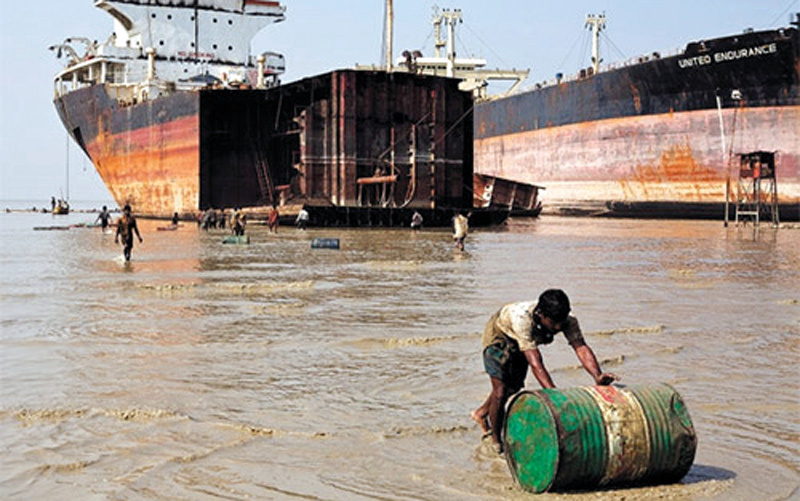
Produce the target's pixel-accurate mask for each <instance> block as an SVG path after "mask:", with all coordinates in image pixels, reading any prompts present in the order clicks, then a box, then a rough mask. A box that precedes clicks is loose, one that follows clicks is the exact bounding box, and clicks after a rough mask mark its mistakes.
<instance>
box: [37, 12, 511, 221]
mask: <svg viewBox="0 0 800 501" xmlns="http://www.w3.org/2000/svg"><path fill="white" fill-rule="evenodd" d="M95 6H96V7H98V8H100V9H103V10H104V11H106V12H107V13H108V14H110V15H111V16H112V17H113V19H114V31H113V33H112V34H111V36H110V37H109V38H108V40H106V41H105V42H102V43H98V42H94V41H91V40H87V39H82V38H80V39H79V38H73V39H67V40H66V41H64V43H62V44H58V45H55V46H53V47H51V49H53V50H55V51H58V53H59V54H60V55H64V54H66V56H67V57H68V61H67V66H66V68H65V69H64V70H63V71H62V72H61V73H59V74H58V75H56V78H55V101H54V102H55V106H56V109H57V111H58V114H59V116H60V118H61V120H62V122H63V123H64V126H65V127H66V129H67V131H68V133H69V134H70V135H71V136H72V138H73V139H74V140H75V141H76V142H77V143H78V144H79V145H80V147H81V148H82V149H83V150H84V152H85V153H86V154H87V156H88V157H89V158H90V159H91V161H92V163H93V164H94V166H95V168H96V169H97V171H98V172H99V174H100V176H101V178H102V179H103V181H104V183H105V184H106V186H107V187H108V189H109V191H110V192H111V194H112V196H113V197H114V199H115V200H116V201H117V203H118V204H120V205H122V204H125V203H129V204H131V205H132V206H133V209H134V211H136V212H137V213H138V214H141V215H145V216H153V217H170V216H171V215H172V214H173V213H176V212H177V213H179V214H180V215H182V216H184V217H193V216H195V215H196V214H198V212H199V211H202V210H206V209H209V208H215V209H219V208H234V207H250V208H262V209H263V208H266V207H269V206H276V205H283V206H284V207H290V206H293V207H294V208H295V210H298V209H299V207H300V206H303V205H305V206H309V207H317V208H318V209H319V210H318V211H314V210H311V211H310V212H311V218H312V223H315V222H316V223H321V224H325V223H328V224H347V225H399V224H405V222H406V221H405V219H410V217H411V214H410V211H418V212H420V213H422V214H423V216H424V217H425V224H426V225H446V224H449V221H450V217H452V215H453V214H454V213H455V212H458V211H462V210H471V209H472V208H473V198H474V197H473V188H472V184H473V158H472V152H473V129H472V126H473V121H472V110H473V98H472V94H471V93H470V92H467V91H463V90H460V89H459V88H458V81H457V80H455V79H451V78H444V77H438V76H428V75H419V74H411V73H402V72H399V73H393V72H390V71H357V70H352V69H350V70H348V69H345V70H334V71H331V72H329V73H325V74H321V75H317V76H313V77H309V78H306V79H303V80H300V81H297V82H293V83H289V84H281V83H280V82H279V81H278V77H279V75H280V74H281V73H282V72H283V70H284V58H283V56H281V55H280V54H277V53H274V52H265V53H263V54H261V55H259V56H257V57H255V58H254V57H252V56H251V55H250V41H251V39H252V38H253V36H254V35H255V34H256V33H257V32H258V31H260V30H261V29H262V28H264V27H265V26H267V25H269V24H272V23H276V22H281V21H283V20H284V17H285V8H284V7H283V6H282V5H281V4H280V3H279V2H276V1H270V0H170V1H163V0H96V1H95ZM77 44H81V45H82V46H83V49H82V51H83V53H82V54H81V53H80V51H79V50H76V45H77ZM282 212H284V214H286V212H287V211H282ZM316 214H319V217H320V218H321V219H317V220H316V221H315V215H316ZM505 217H507V211H506V213H502V211H499V210H492V209H491V208H483V207H480V208H476V209H475V210H474V212H473V218H472V223H473V224H474V225H481V224H491V223H494V222H497V221H499V220H502V219H504V218H505ZM322 219H324V221H323V220H322Z"/></svg>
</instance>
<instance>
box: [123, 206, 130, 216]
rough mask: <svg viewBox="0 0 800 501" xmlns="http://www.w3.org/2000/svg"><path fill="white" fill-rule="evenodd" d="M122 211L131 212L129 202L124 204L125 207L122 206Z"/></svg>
mask: <svg viewBox="0 0 800 501" xmlns="http://www.w3.org/2000/svg"><path fill="white" fill-rule="evenodd" d="M122 212H124V213H125V214H130V213H131V206H130V204H125V207H123V208H122Z"/></svg>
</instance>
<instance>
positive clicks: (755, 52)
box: [714, 43, 778, 63]
mask: <svg viewBox="0 0 800 501" xmlns="http://www.w3.org/2000/svg"><path fill="white" fill-rule="evenodd" d="M776 52H778V46H777V45H776V44H774V43H769V44H764V45H759V46H756V47H747V48H744V49H736V50H726V51H725V52H717V53H716V54H714V62H715V63H724V62H726V61H735V60H737V59H743V58H748V57H755V56H765V55H767V54H775V53H776Z"/></svg>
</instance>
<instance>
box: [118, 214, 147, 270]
mask: <svg viewBox="0 0 800 501" xmlns="http://www.w3.org/2000/svg"><path fill="white" fill-rule="evenodd" d="M134 232H135V233H136V236H137V237H138V238H139V243H142V236H141V235H140V234H139V227H138V226H137V225H136V218H135V217H133V215H131V206H130V205H128V204H125V207H124V208H123V209H122V217H120V218H119V220H118V221H117V234H116V235H114V243H115V244H117V243H119V237H120V235H121V236H122V247H123V249H122V252H123V254H125V261H130V260H131V250H133V234H134Z"/></svg>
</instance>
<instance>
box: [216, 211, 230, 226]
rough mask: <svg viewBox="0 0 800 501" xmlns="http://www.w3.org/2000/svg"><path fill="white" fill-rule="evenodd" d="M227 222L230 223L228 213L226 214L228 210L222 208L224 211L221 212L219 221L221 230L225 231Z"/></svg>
mask: <svg viewBox="0 0 800 501" xmlns="http://www.w3.org/2000/svg"><path fill="white" fill-rule="evenodd" d="M227 222H228V213H227V212H226V210H225V209H224V208H222V209H220V210H219V219H218V221H217V225H218V226H219V229H221V230H224V229H225V224H226V223H227Z"/></svg>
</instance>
